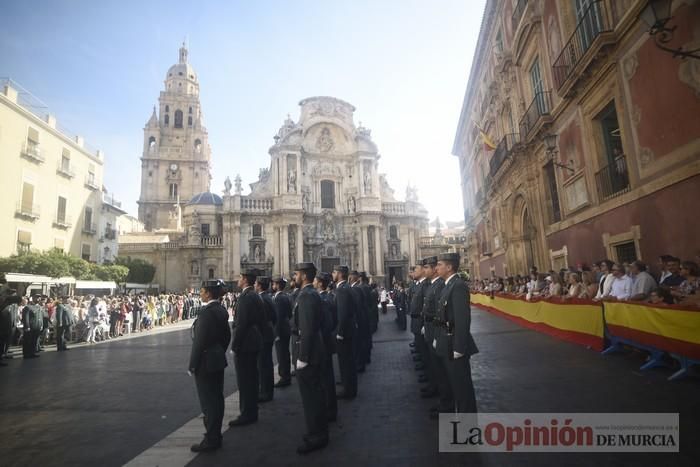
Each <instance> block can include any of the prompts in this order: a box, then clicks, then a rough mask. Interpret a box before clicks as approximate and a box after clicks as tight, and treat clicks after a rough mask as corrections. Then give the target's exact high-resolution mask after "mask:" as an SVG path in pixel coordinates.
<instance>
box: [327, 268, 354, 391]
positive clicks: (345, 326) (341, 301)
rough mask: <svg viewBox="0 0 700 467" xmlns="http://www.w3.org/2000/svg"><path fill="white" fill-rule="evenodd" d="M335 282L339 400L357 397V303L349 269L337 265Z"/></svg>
mask: <svg viewBox="0 0 700 467" xmlns="http://www.w3.org/2000/svg"><path fill="white" fill-rule="evenodd" d="M333 281H334V282H335V303H336V309H337V311H338V326H337V327H336V330H335V334H336V336H335V337H336V345H337V346H336V351H337V352H338V366H339V369H340V379H341V381H342V385H343V390H342V391H339V392H338V394H337V397H338V399H354V398H355V397H357V366H356V364H355V357H354V354H353V348H354V345H355V344H354V341H355V335H356V326H357V325H356V321H355V316H356V310H355V303H354V299H353V297H352V292H351V291H350V285H349V284H348V267H347V266H344V265H337V266H335V267H334V269H333Z"/></svg>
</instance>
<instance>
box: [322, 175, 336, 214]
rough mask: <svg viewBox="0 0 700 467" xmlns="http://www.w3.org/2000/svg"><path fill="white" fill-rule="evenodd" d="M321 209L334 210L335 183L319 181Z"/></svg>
mask: <svg viewBox="0 0 700 467" xmlns="http://www.w3.org/2000/svg"><path fill="white" fill-rule="evenodd" d="M321 208H322V209H335V183H334V182H333V181H332V180H321Z"/></svg>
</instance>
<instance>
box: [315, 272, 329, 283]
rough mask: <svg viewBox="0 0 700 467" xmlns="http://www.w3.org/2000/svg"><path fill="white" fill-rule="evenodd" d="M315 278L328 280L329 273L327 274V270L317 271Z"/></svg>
mask: <svg viewBox="0 0 700 467" xmlns="http://www.w3.org/2000/svg"><path fill="white" fill-rule="evenodd" d="M316 279H318V280H320V281H323V282H330V281H331V275H330V274H328V273H327V272H319V273H318V274H316Z"/></svg>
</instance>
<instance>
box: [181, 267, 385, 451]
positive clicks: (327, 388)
mask: <svg viewBox="0 0 700 467" xmlns="http://www.w3.org/2000/svg"><path fill="white" fill-rule="evenodd" d="M238 287H239V288H240V289H241V290H242V292H241V293H240V295H239V297H238V300H237V301H236V304H235V305H234V316H233V325H232V326H229V323H228V313H227V311H226V309H225V308H224V307H223V306H222V304H221V302H220V299H221V297H222V296H223V295H224V293H225V288H226V287H225V283H224V282H223V281H221V280H212V281H207V282H205V283H204V284H203V285H202V288H201V289H200V297H201V299H202V304H203V305H202V308H201V309H200V313H199V317H198V319H197V320H196V321H195V323H194V324H193V327H192V339H193V340H192V351H191V354H190V362H189V373H190V374H191V375H193V376H194V378H195V384H196V387H197V393H198V396H199V401H200V405H201V408H202V412H203V414H204V426H205V429H206V434H205V437H204V439H203V440H202V442H201V443H199V444H196V445H194V446H192V448H191V449H192V451H193V452H205V451H213V450H216V449H218V448H220V447H221V443H222V436H221V426H222V423H223V415H224V396H223V385H224V369H225V368H226V366H227V359H226V350H227V349H228V348H229V345H230V348H231V351H232V352H233V355H234V358H233V361H234V366H235V370H236V378H237V384H238V391H239V396H240V397H239V404H240V415H239V416H238V418H236V419H235V420H232V421H230V422H229V426H231V427H236V426H244V425H249V424H252V423H255V422H257V420H258V404H259V403H265V402H269V401H272V400H273V397H274V389H275V388H283V387H287V386H289V385H290V384H291V381H292V379H291V378H292V375H296V379H297V385H298V386H299V392H300V394H301V399H302V404H303V409H304V418H305V422H306V434H305V435H304V436H303V438H302V443H301V444H300V445H299V447H298V448H297V452H298V453H299V454H305V453H308V452H311V451H313V450H316V449H320V448H323V447H325V446H326V445H327V444H328V423H329V422H334V421H336V419H337V410H338V409H337V399H339V398H342V399H354V398H355V397H357V373H358V372H359V373H361V372H363V371H365V366H366V365H368V364H369V363H370V362H371V351H372V334H373V333H374V332H375V331H376V329H377V324H378V320H379V315H378V310H377V294H376V291H375V290H373V289H372V288H371V287H370V286H369V280H368V279H367V276H366V274H364V273H358V272H357V271H349V270H348V267H347V266H343V265H338V266H336V267H335V268H334V271H333V275H332V276H331V275H330V274H328V273H322V272H321V273H317V270H316V267H315V266H314V264H313V263H299V264H297V265H296V267H295V274H294V278H293V281H292V284H291V287H290V288H289V290H287V284H286V281H285V279H283V278H281V277H276V278H273V279H272V280H271V279H270V278H268V277H263V276H260V275H259V271H257V270H246V271H243V273H242V274H241V275H240V278H239V280H238ZM270 288H271V289H272V292H270ZM290 344H291V352H290ZM273 349H274V351H275V353H276V356H277V362H278V374H279V381H278V382H277V383H276V384H275V383H274V365H273V358H272V352H273ZM334 353H336V354H337V357H338V366H339V368H338V369H339V373H340V377H341V381H340V382H339V383H338V386H340V387H342V389H341V390H339V391H338V392H336V382H335V373H334V369H333V354H334Z"/></svg>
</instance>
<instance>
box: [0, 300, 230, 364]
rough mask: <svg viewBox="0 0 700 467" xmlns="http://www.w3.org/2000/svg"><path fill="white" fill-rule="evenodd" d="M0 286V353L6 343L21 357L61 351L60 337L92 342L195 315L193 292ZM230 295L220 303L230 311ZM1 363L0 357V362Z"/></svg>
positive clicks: (196, 305) (4, 354) (7, 353)
mask: <svg viewBox="0 0 700 467" xmlns="http://www.w3.org/2000/svg"><path fill="white" fill-rule="evenodd" d="M4 287H5V289H4V290H2V291H0V302H2V303H0V357H1V358H12V354H11V352H10V351H9V350H10V346H13V345H18V346H22V351H23V354H24V357H25V358H35V357H37V356H38V355H39V352H41V351H42V350H44V347H46V346H48V345H52V344H54V343H55V344H56V345H57V350H59V351H61V350H67V346H66V344H65V342H66V341H72V342H86V343H88V344H94V343H96V342H98V341H102V340H109V339H117V338H119V337H121V336H124V335H128V334H131V333H132V332H133V333H139V332H146V331H150V330H152V329H154V328H159V327H163V326H168V325H172V324H176V323H178V322H180V321H183V320H189V319H192V318H195V317H196V316H197V312H198V310H199V308H200V306H201V301H200V298H199V294H197V293H185V294H159V295H146V294H139V295H119V296H114V295H107V296H102V297H98V296H93V295H87V296H64V297H53V298H52V297H47V296H46V295H32V296H20V295H17V293H16V291H14V290H10V289H9V288H7V287H6V286H4ZM234 300H235V297H234V295H233V294H231V293H229V294H227V295H226V296H225V297H224V300H223V303H224V304H225V306H226V307H227V309H228V310H229V312H231V310H232V308H233V303H234ZM0 364H2V362H0Z"/></svg>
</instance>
